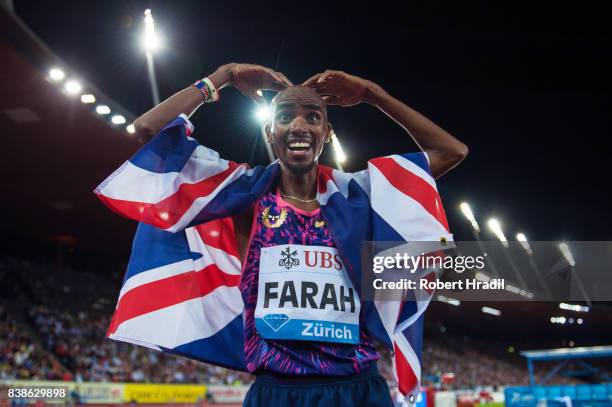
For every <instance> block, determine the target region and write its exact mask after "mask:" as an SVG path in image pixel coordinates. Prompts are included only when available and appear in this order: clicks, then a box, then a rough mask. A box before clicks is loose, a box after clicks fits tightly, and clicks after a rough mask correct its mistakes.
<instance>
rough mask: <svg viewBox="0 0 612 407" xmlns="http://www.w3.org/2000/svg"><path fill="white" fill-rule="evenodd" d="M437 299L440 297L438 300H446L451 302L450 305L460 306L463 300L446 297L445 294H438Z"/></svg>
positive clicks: (448, 302)
mask: <svg viewBox="0 0 612 407" xmlns="http://www.w3.org/2000/svg"><path fill="white" fill-rule="evenodd" d="M437 299H438V301H441V302H445V303H447V304H450V305H454V306H455V307H458V306H459V305H461V301H459V300H457V299H455V298H449V297H445V296H443V295H438V297H437Z"/></svg>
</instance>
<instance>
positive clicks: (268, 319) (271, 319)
mask: <svg viewBox="0 0 612 407" xmlns="http://www.w3.org/2000/svg"><path fill="white" fill-rule="evenodd" d="M262 319H263V321H264V322H265V323H266V324H267V325H268V326H269V327H270V328H272V330H273V331H274V332H278V330H279V329H281V328H282V327H283V326H284V325H285V324H286V323H287V322H289V320H290V319H291V318H289V316H288V315H285V314H267V315H265V316H264V317H263V318H262Z"/></svg>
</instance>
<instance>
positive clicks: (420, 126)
mask: <svg viewBox="0 0 612 407" xmlns="http://www.w3.org/2000/svg"><path fill="white" fill-rule="evenodd" d="M365 102H366V103H369V104H371V105H373V106H376V107H378V108H379V109H380V110H381V111H382V112H383V113H385V114H386V115H387V116H389V117H390V118H391V119H393V120H394V121H395V122H396V123H398V124H399V125H400V126H402V127H403V128H404V129H405V130H406V131H407V132H408V134H410V136H411V137H412V138H413V139H414V141H415V142H416V143H417V145H418V146H419V148H421V150H423V151H425V152H426V153H427V155H428V156H429V159H430V168H431V172H432V174H433V176H434V177H435V178H438V177H440V176H441V175H443V174H444V173H446V172H447V171H449V170H450V169H452V168H453V167H454V166H456V165H457V164H459V163H460V162H461V161H462V160H463V159H464V158H465V157H466V155H467V153H468V148H467V146H466V145H465V144H463V143H462V142H461V141H459V140H457V139H456V138H455V137H453V136H452V135H451V134H450V133H448V132H447V131H445V130H444V129H442V128H441V127H440V126H438V125H437V124H435V123H434V122H432V121H431V120H429V119H428V118H427V117H425V116H423V115H422V114H420V113H419V112H417V111H416V110H414V109H412V108H410V107H408V106H406V105H405V104H404V103H402V102H401V101H399V100H397V99H396V98H394V97H393V96H391V95H389V94H388V93H387V92H385V91H384V90H383V89H382V88H381V87H380V86H378V85H376V84H374V83H372V82H370V84H368V90H367V92H366V98H365Z"/></svg>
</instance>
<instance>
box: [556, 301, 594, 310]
mask: <svg viewBox="0 0 612 407" xmlns="http://www.w3.org/2000/svg"><path fill="white" fill-rule="evenodd" d="M559 308H561V309H564V310H567V311H575V312H589V311H590V308H589V307H588V306H586V305H580V304H568V303H565V302H562V303H560V304H559Z"/></svg>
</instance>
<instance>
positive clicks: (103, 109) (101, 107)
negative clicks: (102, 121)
mask: <svg viewBox="0 0 612 407" xmlns="http://www.w3.org/2000/svg"><path fill="white" fill-rule="evenodd" d="M110 112H111V110H110V107H108V106H106V105H98V106H96V113H98V114H102V115H104V114H109V113H110Z"/></svg>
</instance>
